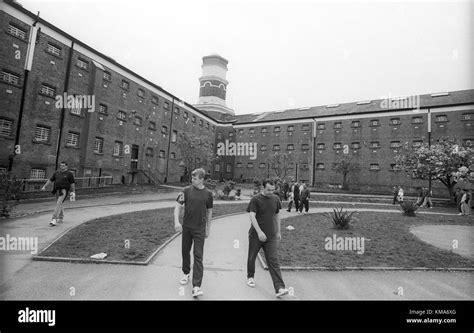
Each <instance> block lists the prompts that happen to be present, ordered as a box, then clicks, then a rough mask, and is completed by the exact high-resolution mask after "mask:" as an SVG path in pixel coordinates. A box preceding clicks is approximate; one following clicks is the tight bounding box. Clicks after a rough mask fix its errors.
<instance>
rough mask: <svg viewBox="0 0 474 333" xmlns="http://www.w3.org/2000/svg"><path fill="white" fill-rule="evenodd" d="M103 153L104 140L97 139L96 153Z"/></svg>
mask: <svg viewBox="0 0 474 333" xmlns="http://www.w3.org/2000/svg"><path fill="white" fill-rule="evenodd" d="M103 151H104V139H102V138H95V140H94V152H95V153H99V154H102V152H103Z"/></svg>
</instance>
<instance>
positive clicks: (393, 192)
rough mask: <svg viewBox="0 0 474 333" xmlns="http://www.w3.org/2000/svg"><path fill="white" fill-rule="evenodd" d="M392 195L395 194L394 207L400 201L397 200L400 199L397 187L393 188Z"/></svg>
mask: <svg viewBox="0 0 474 333" xmlns="http://www.w3.org/2000/svg"><path fill="white" fill-rule="evenodd" d="M392 194H393V202H392V205H395V204H396V203H397V202H398V200H397V197H398V186H397V185H395V186H394V187H393V188H392Z"/></svg>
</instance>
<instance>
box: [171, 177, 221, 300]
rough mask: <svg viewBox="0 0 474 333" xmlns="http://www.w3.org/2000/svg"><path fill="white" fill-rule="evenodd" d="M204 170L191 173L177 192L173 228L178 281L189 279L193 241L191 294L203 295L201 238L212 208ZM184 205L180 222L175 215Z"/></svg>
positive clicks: (205, 230)
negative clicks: (178, 253) (177, 244)
mask: <svg viewBox="0 0 474 333" xmlns="http://www.w3.org/2000/svg"><path fill="white" fill-rule="evenodd" d="M205 175H206V171H205V170H204V169H202V168H200V169H196V170H194V171H193V172H192V173H191V177H192V178H191V182H192V185H191V186H187V187H186V188H185V189H184V190H183V192H181V193H179V195H178V197H177V199H176V205H175V209H174V227H175V230H176V231H177V232H182V243H181V255H182V259H183V263H182V271H183V273H184V276H183V277H182V278H181V280H180V281H179V282H180V284H183V285H184V284H187V283H188V282H189V279H190V271H191V257H190V251H191V247H192V246H193V243H194V250H193V256H194V264H193V278H192V285H193V290H192V295H193V297H198V296H201V295H203V291H202V290H201V284H202V277H203V271H204V268H203V255H204V253H203V252H204V239H205V238H207V237H208V236H209V232H210V230H211V219H212V207H213V203H214V199H213V197H212V193H211V191H209V190H208V189H207V188H206V187H205V186H204V177H205ZM183 208H184V217H183V224H182V225H181V224H180V222H179V215H180V213H181V211H182V209H183Z"/></svg>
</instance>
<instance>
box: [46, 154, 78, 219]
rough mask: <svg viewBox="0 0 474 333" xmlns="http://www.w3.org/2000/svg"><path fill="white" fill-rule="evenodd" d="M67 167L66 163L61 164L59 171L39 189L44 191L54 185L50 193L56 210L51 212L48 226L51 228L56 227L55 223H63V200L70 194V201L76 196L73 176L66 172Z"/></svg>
mask: <svg viewBox="0 0 474 333" xmlns="http://www.w3.org/2000/svg"><path fill="white" fill-rule="evenodd" d="M67 167H68V165H67V163H66V162H61V163H60V164H59V170H58V171H56V172H55V173H54V174H53V175H52V176H51V178H50V179H48V181H47V182H46V184H44V186H43V187H42V188H41V190H42V191H44V190H46V187H48V185H49V184H54V185H53V191H52V193H53V194H55V195H56V208H55V209H54V212H53V218H52V219H51V222H49V225H50V226H52V227H53V226H55V225H57V223H61V222H63V218H64V200H66V198H67V196H68V194H69V193H71V200H73V199H75V196H76V188H75V186H76V181H75V180H74V175H73V174H72V172H71V171H68V169H67Z"/></svg>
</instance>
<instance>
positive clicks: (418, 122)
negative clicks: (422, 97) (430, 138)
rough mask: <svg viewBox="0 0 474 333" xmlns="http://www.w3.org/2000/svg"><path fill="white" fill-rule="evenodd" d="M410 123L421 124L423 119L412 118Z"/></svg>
mask: <svg viewBox="0 0 474 333" xmlns="http://www.w3.org/2000/svg"><path fill="white" fill-rule="evenodd" d="M411 123H412V124H422V123H423V117H412V118H411Z"/></svg>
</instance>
